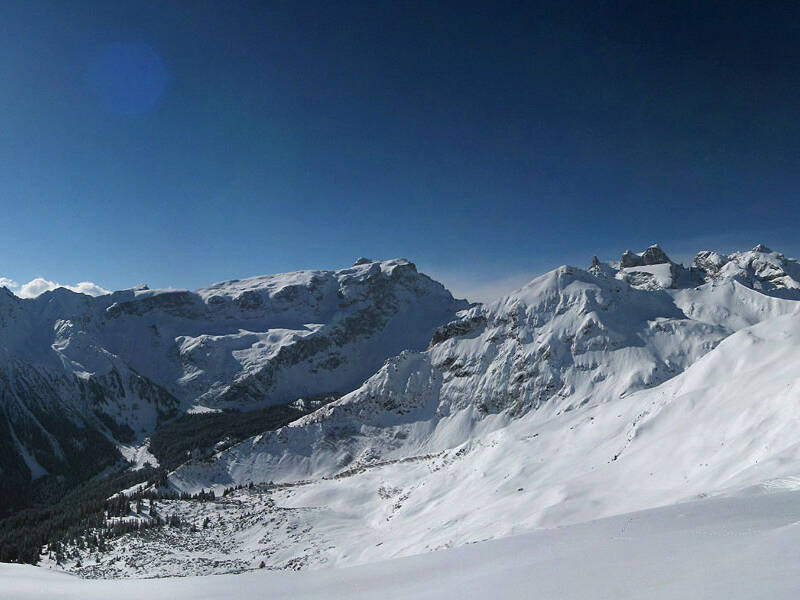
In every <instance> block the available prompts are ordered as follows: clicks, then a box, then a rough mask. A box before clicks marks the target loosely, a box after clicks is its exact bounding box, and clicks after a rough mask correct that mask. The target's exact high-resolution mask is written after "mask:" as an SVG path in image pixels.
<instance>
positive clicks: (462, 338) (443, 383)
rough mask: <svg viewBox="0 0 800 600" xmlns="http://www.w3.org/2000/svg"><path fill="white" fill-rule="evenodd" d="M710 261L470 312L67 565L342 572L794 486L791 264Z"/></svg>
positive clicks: (749, 258)
mask: <svg viewBox="0 0 800 600" xmlns="http://www.w3.org/2000/svg"><path fill="white" fill-rule="evenodd" d="M701 257H702V259H703V260H699V259H700V258H701ZM710 260H711V259H710V258H709V257H708V255H707V254H706V253H701V255H698V260H696V261H695V265H694V266H693V267H692V269H684V268H683V267H681V266H680V265H675V264H673V263H671V262H670V261H669V259H668V258H667V257H666V255H664V254H663V252H661V251H660V249H658V248H650V249H648V250H647V251H645V252H644V253H642V254H637V255H633V254H632V253H626V255H623V260H622V261H620V263H617V264H611V265H609V264H605V265H604V264H600V263H599V262H597V261H595V263H594V264H593V265H592V267H591V268H590V270H588V271H584V270H581V269H576V268H572V267H561V268H559V269H556V270H555V271H552V272H550V273H547V274H545V275H543V276H541V277H539V278H537V279H535V280H534V281H532V282H531V283H530V284H529V285H527V286H525V287H524V288H523V289H521V290H520V291H519V292H517V293H515V294H512V295H511V296H509V297H507V298H504V299H502V300H500V301H498V302H496V303H494V304H491V305H487V306H474V307H471V308H470V309H468V310H466V311H463V312H462V313H461V314H460V318H459V319H458V320H456V321H453V322H451V323H449V324H447V325H444V326H442V327H440V328H439V329H438V330H437V331H436V332H435V333H434V335H433V337H432V341H431V344H430V346H429V348H428V349H427V350H424V351H405V352H403V353H401V354H400V355H398V356H396V357H393V358H391V359H389V360H387V361H386V362H385V363H384V365H383V367H381V369H380V370H378V372H377V373H376V374H375V375H373V376H372V377H370V378H369V379H368V380H367V381H366V382H365V383H364V384H363V385H362V386H361V387H359V388H358V389H356V390H355V391H353V392H351V393H350V394H347V395H345V396H344V397H342V398H341V399H339V400H338V401H336V402H333V403H331V404H328V405H326V406H324V407H322V408H320V409H319V410H317V411H316V412H314V413H311V414H309V415H306V416H305V417H302V418H301V419H299V420H297V421H295V422H294V423H291V424H290V425H288V426H286V427H283V428H281V429H279V430H277V431H270V432H264V433H263V434H261V435H258V436H256V437H253V438H251V439H247V440H245V441H243V442H242V443H240V444H238V445H236V446H233V447H230V448H228V449H226V450H223V451H221V452H219V453H217V454H216V455H214V456H212V457H210V458H204V459H199V460H192V461H189V462H187V463H185V464H184V465H182V466H181V467H179V468H178V469H176V470H175V471H174V472H172V473H171V474H170V475H169V485H170V486H171V487H172V488H173V489H175V490H180V491H187V492H197V491H199V490H201V489H206V490H207V489H209V488H212V489H215V490H216V491H217V492H218V493H219V492H221V491H222V490H223V489H225V488H228V487H230V486H233V485H247V484H249V483H254V484H255V485H254V486H253V487H252V488H245V489H242V490H237V491H235V492H233V493H231V494H228V495H226V496H225V497H218V498H216V499H215V500H212V501H205V502H200V501H194V500H158V501H157V503H158V511H159V513H160V514H162V515H172V514H175V515H178V516H179V517H180V519H181V521H182V522H184V523H186V524H192V525H195V528H188V527H183V528H171V527H170V528H162V529H158V530H148V531H147V532H145V533H142V534H130V535H125V536H123V537H121V538H119V539H115V540H112V541H111V542H110V543H109V546H110V549H109V550H108V551H107V552H105V553H102V554H97V553H90V552H89V551H87V550H82V549H78V548H69V549H68V550H69V551H68V552H67V555H68V557H69V558H67V559H66V561H65V562H64V564H63V566H64V567H65V568H67V569H68V570H71V571H73V572H75V573H78V574H81V575H83V576H86V577H115V576H116V577H119V576H123V577H124V576H135V577H148V576H169V575H175V574H182V575H187V574H206V573H230V572H240V571H246V570H249V569H257V568H258V567H259V565H260V564H261V563H262V562H263V563H264V565H265V566H266V567H268V568H273V569H301V568H306V567H311V568H318V567H330V566H347V565H356V564H364V563H370V562H374V561H378V560H383V559H387V558H394V557H400V556H408V555H413V554H419V553H422V552H428V551H431V550H439V549H444V548H452V547H456V546H462V545H465V544H468V543H471V542H476V541H481V540H486V539H492V538H501V537H504V536H509V535H515V534H520V533H524V532H527V531H530V530H531V529H535V528H542V527H545V528H552V527H559V526H563V525H567V524H575V523H580V522H585V521H588V520H592V519H597V518H602V517H607V516H612V515H620V514H624V513H629V512H631V511H637V510H642V509H647V508H652V507H657V506H665V505H669V504H673V503H678V502H686V501H691V500H695V499H698V498H707V497H713V496H730V497H736V496H740V495H742V494H757V493H761V492H766V491H776V490H793V489H796V488H798V487H800V402H799V401H798V399H800V375H798V373H800V371H798V365H800V302H798V298H800V296H798V294H797V290H798V287H797V285H795V284H796V283H797V280H796V279H794V275H793V274H795V273H796V271H795V266H796V263H794V262H792V261H788V260H786V259H784V258H783V257H781V256H780V255H778V254H777V253H773V252H771V251H769V250H768V249H766V248H763V247H757V248H755V249H753V250H752V251H749V252H747V253H737V254H734V255H731V256H724V257H723V256H721V255H718V256H717V257H716V258H714V259H713V261H712V262H713V265H712V266H709V264H711V263H708V264H707V262H703V261H710ZM764 502H768V500H764ZM720 506H721V505H720ZM148 511H149V506H147V504H145V506H144V510H143V511H142V512H134V511H133V509H132V512H131V514H130V516H129V517H128V518H129V519H131V520H136V519H141V520H147V518H148V517H147V516H146V514H147V513H148ZM206 519H208V522H207V524H206V527H203V526H202V525H203V523H204V522H206Z"/></svg>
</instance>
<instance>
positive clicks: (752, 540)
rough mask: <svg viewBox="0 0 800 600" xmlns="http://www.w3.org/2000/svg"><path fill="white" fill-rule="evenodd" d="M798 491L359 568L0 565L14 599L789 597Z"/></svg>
mask: <svg viewBox="0 0 800 600" xmlns="http://www.w3.org/2000/svg"><path fill="white" fill-rule="evenodd" d="M798 548H800V493H798V492H784V493H779V494H769V495H757V496H750V497H739V498H726V499H713V500H705V501H701V502H693V503H687V504H680V505H676V506H671V507H668V508H661V509H654V510H649V511H644V512H638V513H631V514H626V515H621V516H618V517H613V518H609V519H604V520H600V521H594V522H589V523H583V524H580V525H573V526H571V527H562V528H557V529H548V530H541V531H536V532H534V533H529V534H525V535H520V536H515V537H510V538H505V539H502V540H496V541H488V542H481V543H478V544H472V545H469V546H465V547H461V548H456V549H452V550H444V551H441V552H434V553H430V554H426V555H421V556H412V557H408V558H400V559H394V560H389V561H381V562H375V563H371V564H368V565H363V566H358V567H351V568H342V569H325V570H318V571H305V572H302V573H287V572H272V571H257V572H251V573H243V574H240V575H218V576H209V577H184V578H168V579H156V580H154V579H146V580H142V579H138V580H131V579H128V580H112V581H108V580H106V581H102V580H85V579H79V578H77V577H73V576H71V575H66V574H63V573H58V572H53V571H48V570H47V569H42V568H37V567H30V566H23V565H8V564H2V565H0V592H2V597H3V598H4V599H6V598H7V599H9V600H11V599H13V600H94V599H98V600H100V599H102V600H106V599H108V598H114V599H115V600H127V599H131V600H133V599H136V600H138V599H140V598H148V599H149V600H160V599H167V600H183V599H192V600H223V599H226V600H227V599H239V598H241V599H258V598H269V599H271V600H283V599H286V600H290V599H291V600H323V599H324V600H337V599H342V600H345V599H347V600H354V599H361V598H363V599H367V598H370V599H371V598H380V599H381V600H406V599H408V600H412V599H413V600H426V599H429V600H434V599H436V600H445V599H446V600H450V599H453V600H456V599H457V600H463V599H464V598H515V599H518V598H531V599H536V600H547V599H553V600H570V599H575V600H578V599H580V600H587V599H595V598H597V599H600V598H604V599H612V598H613V599H614V600H626V599H630V600H634V599H636V600H639V599H642V598H647V599H648V600H654V599H662V598H663V599H669V600H674V599H677V598H692V599H705V600H712V599H719V600H745V599H747V600H750V599H752V600H756V599H763V598H769V599H770V600H789V599H792V600H793V599H795V598H797V597H798V593H799V592H800V568H798V560H800V556H799V555H798Z"/></svg>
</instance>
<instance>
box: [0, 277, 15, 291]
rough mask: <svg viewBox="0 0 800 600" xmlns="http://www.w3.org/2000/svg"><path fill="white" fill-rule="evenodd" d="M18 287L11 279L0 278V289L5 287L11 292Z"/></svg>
mask: <svg viewBox="0 0 800 600" xmlns="http://www.w3.org/2000/svg"><path fill="white" fill-rule="evenodd" d="M18 286H19V284H18V283H17V282H16V281H14V280H13V279H9V278H8V277H0V287H7V288H9V289H11V290H13V289H15V288H16V287H18Z"/></svg>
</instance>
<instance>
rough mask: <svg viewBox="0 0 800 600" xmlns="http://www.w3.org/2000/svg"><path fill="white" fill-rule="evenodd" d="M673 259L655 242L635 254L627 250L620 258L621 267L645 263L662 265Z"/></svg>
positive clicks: (639, 265) (625, 267)
mask: <svg viewBox="0 0 800 600" xmlns="http://www.w3.org/2000/svg"><path fill="white" fill-rule="evenodd" d="M670 263H672V261H671V260H670V258H669V256H667V254H666V252H664V251H663V250H662V249H661V248H660V247H659V245H658V244H653V245H652V246H650V247H649V248H647V250H645V251H644V252H642V253H641V254H635V253H633V252H631V251H630V250H625V252H623V253H622V258H621V260H620V263H619V264H620V267H621V268H623V269H627V268H630V267H641V266H645V265H662V264H670Z"/></svg>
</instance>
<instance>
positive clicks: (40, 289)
mask: <svg viewBox="0 0 800 600" xmlns="http://www.w3.org/2000/svg"><path fill="white" fill-rule="evenodd" d="M2 281H8V282H9V283H11V284H13V286H11V285H9V286H8V287H14V288H19V289H15V290H14V293H15V294H16V295H17V296H19V297H20V298H35V297H36V296H39V295H40V294H43V293H44V292H48V291H50V290H54V289H56V288H60V287H63V288H67V289H68V290H72V291H73V292H78V293H81V294H88V295H89V296H102V295H103V294H109V293H111V292H109V291H108V290H107V289H105V288H103V287H101V286H99V285H97V284H96V283H92V282H91V281H81V282H79V283H76V284H75V285H65V284H62V283H56V282H55V281H50V280H48V279H45V278H44V277H37V278H36V279H32V280H30V281H29V282H28V283H23V284H22V285H17V283H16V282H15V281H11V280H10V279H7V278H5V277H3V278H0V285H2V283H1V282H2Z"/></svg>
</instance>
